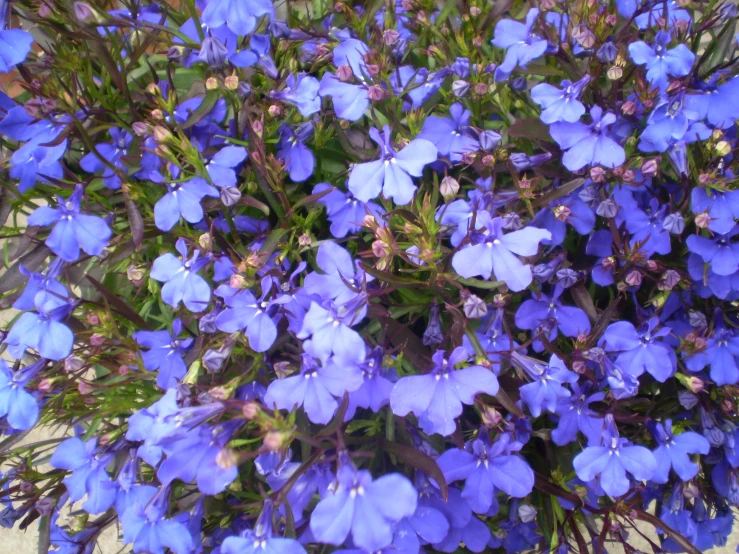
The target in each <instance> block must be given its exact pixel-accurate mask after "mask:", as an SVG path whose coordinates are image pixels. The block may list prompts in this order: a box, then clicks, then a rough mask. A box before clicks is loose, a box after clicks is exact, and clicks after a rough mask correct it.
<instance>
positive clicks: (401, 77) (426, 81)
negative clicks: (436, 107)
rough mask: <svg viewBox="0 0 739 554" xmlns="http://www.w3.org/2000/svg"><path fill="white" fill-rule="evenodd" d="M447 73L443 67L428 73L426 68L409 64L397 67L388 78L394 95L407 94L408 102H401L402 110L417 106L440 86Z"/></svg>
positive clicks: (447, 70)
mask: <svg viewBox="0 0 739 554" xmlns="http://www.w3.org/2000/svg"><path fill="white" fill-rule="evenodd" d="M448 73H449V69H448V68H445V69H442V70H440V71H436V72H434V73H429V71H428V70H427V69H426V68H420V69H418V68H415V67H413V66H410V65H403V66H401V67H398V68H397V69H396V70H395V71H394V72H393V73H392V74H391V75H390V78H389V79H388V80H389V81H390V86H391V87H392V90H393V93H394V94H395V95H396V96H406V95H407V96H408V98H410V100H411V101H410V102H404V103H403V111H406V112H407V111H408V110H410V109H411V108H419V107H420V106H421V105H423V103H424V102H426V100H428V99H429V98H431V97H432V96H433V95H434V94H436V92H437V91H438V90H439V89H440V88H441V85H442V83H443V82H444V78H445V77H446V76H447V74H448Z"/></svg>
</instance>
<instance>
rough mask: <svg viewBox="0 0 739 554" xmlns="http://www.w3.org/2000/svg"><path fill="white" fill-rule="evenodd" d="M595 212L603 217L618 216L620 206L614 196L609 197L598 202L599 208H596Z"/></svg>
mask: <svg viewBox="0 0 739 554" xmlns="http://www.w3.org/2000/svg"><path fill="white" fill-rule="evenodd" d="M595 213H597V214H598V215H599V216H601V217H605V218H608V219H610V218H613V217H616V214H617V213H618V206H617V205H616V203H615V202H614V201H613V199H612V198H607V199H606V200H603V202H601V203H600V204H598V208H597V209H596V210H595Z"/></svg>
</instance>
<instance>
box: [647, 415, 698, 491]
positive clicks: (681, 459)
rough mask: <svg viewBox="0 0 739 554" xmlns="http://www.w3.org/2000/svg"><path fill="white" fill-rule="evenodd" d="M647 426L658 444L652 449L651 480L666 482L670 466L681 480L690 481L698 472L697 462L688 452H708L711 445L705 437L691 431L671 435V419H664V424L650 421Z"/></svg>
mask: <svg viewBox="0 0 739 554" xmlns="http://www.w3.org/2000/svg"><path fill="white" fill-rule="evenodd" d="M649 428H650V430H651V431H652V435H654V439H655V440H656V441H657V444H658V445H659V446H657V448H656V450H655V451H654V458H655V460H656V461H657V466H656V469H655V471H654V475H652V481H654V482H655V483H667V479H668V477H669V474H670V468H672V469H674V470H675V473H677V475H678V477H680V479H682V480H683V481H690V480H691V479H692V478H693V477H695V476H696V475H697V474H698V464H696V463H694V462H692V461H691V460H690V456H689V454H704V455H705V454H708V451H709V449H710V448H711V446H710V444H709V443H708V441H707V440H706V439H705V437H703V436H702V435H699V434H698V433H695V432H693V431H685V432H683V433H681V434H679V435H673V434H672V420H671V419H667V420H665V423H664V425H662V424H661V423H659V422H657V421H652V422H650V423H649Z"/></svg>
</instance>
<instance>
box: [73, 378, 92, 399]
mask: <svg viewBox="0 0 739 554" xmlns="http://www.w3.org/2000/svg"><path fill="white" fill-rule="evenodd" d="M77 390H78V391H80V394H81V395H83V396H84V395H87V394H90V393H91V392H92V391H93V390H94V389H93V388H92V386H91V385H90V384H89V383H88V382H87V381H80V382H79V383H77Z"/></svg>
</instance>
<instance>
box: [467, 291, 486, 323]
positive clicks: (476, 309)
mask: <svg viewBox="0 0 739 554" xmlns="http://www.w3.org/2000/svg"><path fill="white" fill-rule="evenodd" d="M462 309H463V310H464V315H466V316H467V317H469V318H470V319H479V318H481V317H483V316H484V315H485V314H487V313H488V306H487V304H485V302H484V301H483V300H482V299H481V298H479V297H477V296H476V295H474V294H471V295H470V296H469V297H467V299H466V300H465V301H464V305H463V308H462Z"/></svg>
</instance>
